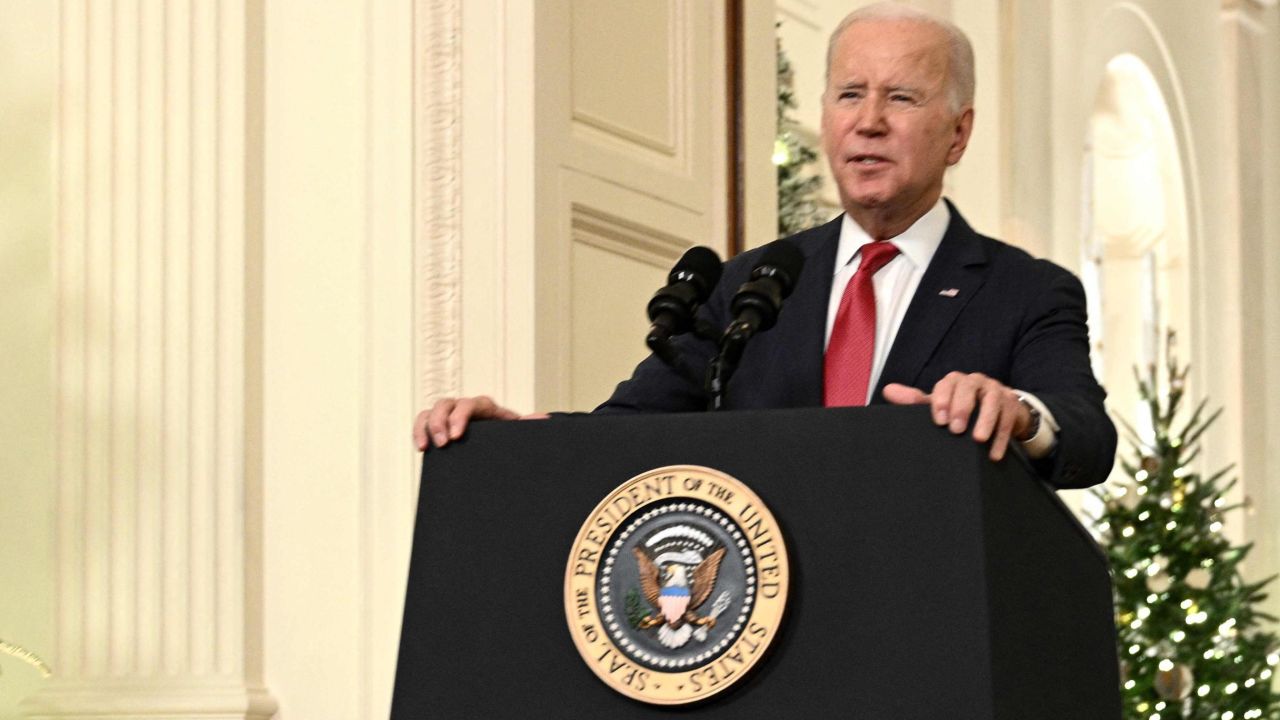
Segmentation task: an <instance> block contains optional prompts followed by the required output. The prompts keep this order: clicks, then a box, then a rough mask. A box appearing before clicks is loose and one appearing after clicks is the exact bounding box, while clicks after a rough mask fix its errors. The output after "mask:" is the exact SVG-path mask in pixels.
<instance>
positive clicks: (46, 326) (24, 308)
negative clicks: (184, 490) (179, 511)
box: [0, 0, 57, 718]
mask: <svg viewBox="0 0 1280 720" xmlns="http://www.w3.org/2000/svg"><path fill="white" fill-rule="evenodd" d="M0 17H3V18H5V19H4V21H3V22H0V357H3V358H4V361H3V368H4V375H3V378H0V408H3V410H2V411H0V438H4V441H3V450H0V638H3V639H4V640H6V641H9V642H14V643H18V644H21V645H24V646H26V647H27V648H28V649H30V650H32V651H34V652H36V653H38V654H39V655H41V656H42V657H45V658H46V659H48V660H50V661H52V655H53V602H54V579H53V572H52V571H53V510H54V483H53V384H52V379H51V368H52V360H53V351H52V346H53V313H54V306H53V291H52V286H53V277H52V271H51V267H52V265H51V254H52V239H53V193H52V187H53V185H52V163H51V159H52V138H53V113H54V97H55V92H54V79H55V77H56V69H57V55H56V37H57V36H56V34H55V30H56V21H57V14H56V6H55V5H53V4H51V3H47V2H44V1H43V0H4V2H3V3H0ZM0 670H2V671H3V674H0V718H11V717H17V703H18V701H19V700H20V699H22V698H23V697H24V696H26V695H28V694H30V693H31V692H33V691H34V690H36V689H37V688H38V687H40V686H41V685H42V684H43V681H42V679H41V678H40V675H39V674H38V673H37V672H36V671H35V670H34V669H33V668H31V667H30V666H29V665H26V664H24V663H23V662H21V661H19V660H16V659H14V658H11V657H8V656H6V655H2V654H0Z"/></svg>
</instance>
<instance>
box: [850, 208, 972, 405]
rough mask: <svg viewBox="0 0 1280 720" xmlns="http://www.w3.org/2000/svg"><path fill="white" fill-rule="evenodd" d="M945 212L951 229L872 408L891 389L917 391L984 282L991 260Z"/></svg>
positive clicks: (911, 309)
mask: <svg viewBox="0 0 1280 720" xmlns="http://www.w3.org/2000/svg"><path fill="white" fill-rule="evenodd" d="M947 207H948V208H949V209H950V210H951V223H950V224H949V225H948V226H947V232H946V234H945V235H944V236H943V237H942V243H941V244H939V245H938V250H937V252H936V253H934V255H933V259H932V260H931V261H930V262H929V267H928V269H926V270H925V273H924V277H922V278H921V279H920V285H919V287H917V288H916V293H915V296H914V297H913V298H912V299H911V305H909V306H908V307H907V314H906V316H905V317H904V318H903V319H902V325H901V326H900V327H899V328H898V334H897V336H896V338H895V339H894V342H893V347H892V348H890V350H889V357H888V358H886V359H885V365H884V370H883V371H882V372H881V373H880V380H879V382H878V383H877V384H876V391H875V393H874V394H873V396H872V402H873V403H881V402H884V399H883V394H882V393H883V391H884V386H885V385H887V384H888V383H891V382H899V383H906V384H908V385H912V386H915V384H916V382H917V378H918V377H919V375H920V371H921V370H922V369H923V368H924V365H925V363H926V362H928V361H929V358H930V357H932V355H933V352H934V350H935V349H936V348H937V347H938V343H940V342H941V341H942V338H943V336H944V335H946V334H947V330H948V329H950V327H951V325H952V323H954V322H955V319H956V317H957V316H958V315H959V314H960V311H961V310H963V309H964V307H965V305H967V304H968V303H969V301H970V300H971V299H972V298H973V296H974V295H975V294H976V293H977V292H978V289H979V288H981V287H982V284H983V283H984V282H986V278H987V269H986V264H987V254H986V251H985V250H984V248H983V246H982V240H981V238H980V237H979V236H978V234H977V233H975V232H974V231H973V229H972V228H970V227H969V224H968V223H967V222H965V220H964V218H962V217H960V213H959V212H957V211H956V209H955V207H954V206H953V205H951V203H950V202H949V201H948V202H947ZM828 285H829V284H828ZM921 389H922V390H924V391H925V392H928V391H929V388H921Z"/></svg>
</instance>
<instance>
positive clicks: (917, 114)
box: [822, 20, 973, 227]
mask: <svg viewBox="0 0 1280 720" xmlns="http://www.w3.org/2000/svg"><path fill="white" fill-rule="evenodd" d="M947 63H948V51H947V40H946V35H945V34H944V33H943V32H942V31H941V30H940V29H938V28H935V27H932V26H930V25H927V24H923V23H919V22H912V21H906V20H884V21H867V22H858V23H854V24H853V25H850V26H849V27H848V28H846V29H845V31H844V33H843V34H842V35H841V36H840V38H839V39H838V40H837V42H836V47H835V52H834V53H833V55H832V58H831V70H830V77H829V78H828V79H827V89H826V92H825V93H824V94H823V98H822V145H823V149H824V150H826V153H827V159H828V161H829V162H830V163H831V172H832V175H833V176H834V177H835V180H836V184H837V186H838V187H839V191H840V200H841V204H842V205H844V208H845V210H846V211H848V212H849V213H850V214H851V215H853V217H854V219H855V220H858V221H859V222H861V221H862V220H861V218H862V217H863V216H867V215H868V214H876V215H879V216H887V217H899V216H902V217H913V218H914V217H919V215H921V214H923V213H924V212H926V211H928V209H929V208H930V207H932V206H933V204H934V203H935V202H937V198H938V197H939V195H941V193H942V177H943V174H944V173H945V171H946V168H947V166H949V165H954V164H955V163H956V162H958V161H959V160H960V156H961V155H963V154H964V148H965V144H966V143H967V142H968V139H969V130H970V128H971V126H972V122H973V111H972V110H969V109H967V108H966V109H965V110H964V112H962V113H961V115H960V116H958V117H957V116H955V115H954V114H953V113H952V111H951V107H950V98H949V97H948V93H947V90H948V83H947V77H948V76H947ZM864 227H865V224H864Z"/></svg>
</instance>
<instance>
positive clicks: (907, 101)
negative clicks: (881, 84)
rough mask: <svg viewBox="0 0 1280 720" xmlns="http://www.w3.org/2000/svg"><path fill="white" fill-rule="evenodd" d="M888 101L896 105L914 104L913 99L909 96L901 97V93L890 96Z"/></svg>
mask: <svg viewBox="0 0 1280 720" xmlns="http://www.w3.org/2000/svg"><path fill="white" fill-rule="evenodd" d="M889 100H891V101H893V102H896V103H905V104H911V103H914V102H915V98H913V97H911V96H910V95H903V94H902V93H894V94H893V95H890V96H889Z"/></svg>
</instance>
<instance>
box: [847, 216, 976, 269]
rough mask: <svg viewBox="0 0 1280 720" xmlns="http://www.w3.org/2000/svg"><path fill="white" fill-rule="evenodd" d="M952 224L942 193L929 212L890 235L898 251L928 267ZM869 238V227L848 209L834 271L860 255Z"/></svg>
mask: <svg viewBox="0 0 1280 720" xmlns="http://www.w3.org/2000/svg"><path fill="white" fill-rule="evenodd" d="M950 224H951V210H950V209H948V208H947V204H946V203H945V202H943V201H942V198H941V197H939V198H938V202H937V204H935V205H934V206H933V207H932V208H930V209H929V212H927V213H925V214H924V215H921V216H920V218H919V219H918V220H916V221H915V222H914V223H912V224H911V227H909V228H907V229H906V230H905V231H903V233H902V234H901V235H897V236H895V237H892V238H889V241H890V242H892V243H893V244H894V245H896V246H897V247H898V251H899V252H901V253H902V255H903V256H904V257H906V258H907V259H908V260H909V261H911V264H912V265H914V266H915V267H916V268H924V267H928V265H929V261H930V260H932V259H933V254H934V253H935V252H937V251H938V246H939V245H941V244H942V236H943V235H945V234H946V233H947V226H948V225H950ZM869 242H871V236H870V235H868V234H867V231H866V230H863V229H862V228H861V227H860V226H859V225H858V223H856V222H854V221H853V218H852V217H849V213H845V214H844V220H843V221H841V223H840V244H839V246H838V247H837V248H836V267H835V272H837V273H839V272H840V271H841V270H843V269H844V268H845V266H846V265H848V264H849V263H850V262H852V261H853V259H854V258H855V257H856V256H857V255H858V251H859V250H860V249H861V248H862V246H863V245H865V244H867V243H869Z"/></svg>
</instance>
